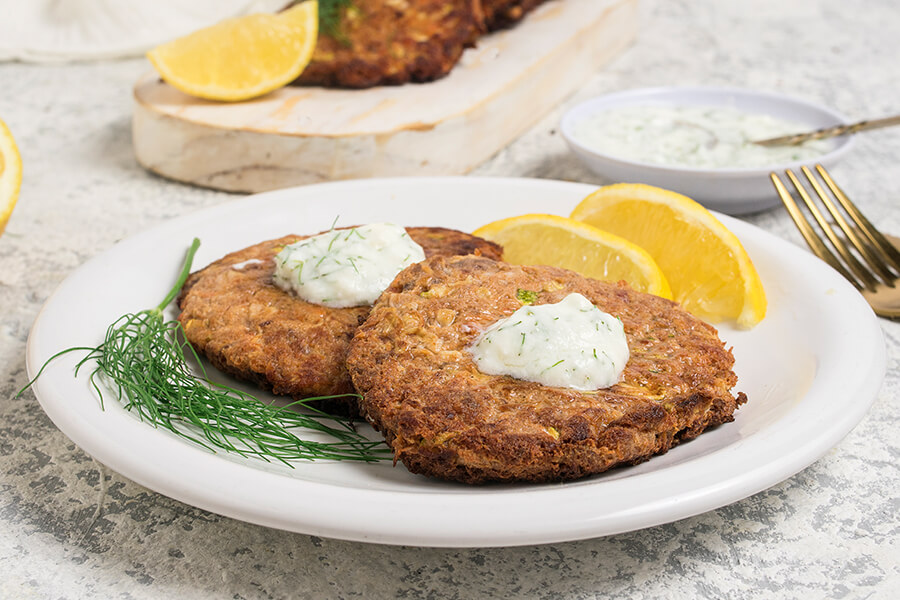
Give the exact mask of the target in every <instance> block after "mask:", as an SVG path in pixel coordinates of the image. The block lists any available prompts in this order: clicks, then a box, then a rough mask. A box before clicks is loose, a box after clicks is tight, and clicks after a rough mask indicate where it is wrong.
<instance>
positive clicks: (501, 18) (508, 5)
mask: <svg viewBox="0 0 900 600" xmlns="http://www.w3.org/2000/svg"><path fill="white" fill-rule="evenodd" d="M544 2H546V0H481V6H482V10H483V12H484V24H485V27H486V28H487V30H488V31H495V30H497V29H503V28H505V27H512V26H513V25H515V24H516V23H518V22H519V21H521V20H522V17H524V16H525V14H526V13H528V12H530V11H531V10H533V9H535V8H536V7H537V6H539V5H540V4H543V3H544Z"/></svg>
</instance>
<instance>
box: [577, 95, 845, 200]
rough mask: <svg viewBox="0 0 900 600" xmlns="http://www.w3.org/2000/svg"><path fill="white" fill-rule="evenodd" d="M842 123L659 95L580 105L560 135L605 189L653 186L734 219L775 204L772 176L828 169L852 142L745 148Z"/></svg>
mask: <svg viewBox="0 0 900 600" xmlns="http://www.w3.org/2000/svg"><path fill="white" fill-rule="evenodd" d="M847 122H849V121H848V119H847V118H846V117H845V116H844V115H842V114H840V113H838V112H836V111H834V110H832V109H830V108H827V107H825V106H821V105H818V104H815V103H812V102H808V101H805V100H800V99H797V98H792V97H790V96H785V95H781V94H774V93H769V92H756V91H753V90H744V89H740V88H725V87H710V86H697V87H660V88H643V89H636V90H629V91H625V92H617V93H614V94H608V95H605V96H599V97H596V98H592V99H590V100H586V101H584V102H581V103H580V104H577V105H575V106H574V107H572V108H570V109H569V110H568V111H567V112H566V113H565V114H564V115H563V118H562V121H561V123H560V133H561V134H562V136H563V138H564V139H565V140H566V142H567V143H568V145H569V148H570V149H571V150H572V151H573V152H574V153H575V155H576V156H577V157H578V158H579V159H581V161H582V162H583V163H584V164H585V166H587V167H588V168H589V169H591V170H592V171H593V172H594V173H596V174H597V175H599V176H600V177H601V178H602V179H603V181H602V182H605V183H615V182H627V183H646V184H650V185H655V186H658V187H661V188H665V189H669V190H673V191H676V192H679V193H682V194H684V195H686V196H688V197H690V198H693V199H694V200H696V201H697V202H700V203H701V204H703V205H704V206H706V207H707V208H710V209H713V210H717V211H721V212H724V213H727V214H731V215H741V214H746V213H751V212H757V211H760V210H764V209H767V208H772V207H775V206H780V205H781V201H780V199H779V198H778V195H777V194H776V193H775V190H774V188H773V187H772V182H771V180H770V179H769V173H770V172H771V171H777V172H783V171H784V170H785V169H798V168H799V167H800V166H801V165H813V164H815V163H821V164H822V165H824V166H825V167H830V166H832V165H833V164H834V163H836V162H837V161H838V159H839V158H840V157H841V156H843V155H844V153H845V152H847V151H848V150H849V149H850V148H851V147H852V146H853V138H852V137H851V136H841V137H837V138H831V139H827V140H818V141H816V142H815V143H813V144H809V143H808V144H807V145H806V146H804V147H803V148H801V149H798V148H796V147H774V148H766V147H763V146H757V145H755V144H750V143H749V142H752V141H754V140H757V139H766V138H769V137H775V136H779V135H785V134H793V133H801V132H804V131H812V130H815V129H820V128H823V127H831V126H834V125H840V124H844V123H847ZM602 182H601V183H602Z"/></svg>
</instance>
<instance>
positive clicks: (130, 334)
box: [18, 239, 390, 466]
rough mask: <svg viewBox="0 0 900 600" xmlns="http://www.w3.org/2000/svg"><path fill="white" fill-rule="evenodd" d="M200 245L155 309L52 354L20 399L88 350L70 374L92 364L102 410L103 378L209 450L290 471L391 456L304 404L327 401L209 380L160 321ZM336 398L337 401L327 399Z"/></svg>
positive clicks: (154, 418) (178, 335)
mask: <svg viewBox="0 0 900 600" xmlns="http://www.w3.org/2000/svg"><path fill="white" fill-rule="evenodd" d="M199 246H200V241H199V240H197V239H195V240H194V242H193V244H192V245H191V247H190V249H189V250H188V252H187V257H186V258H185V262H184V266H183V267H182V270H181V273H180V274H179V277H178V279H177V281H176V283H175V285H174V287H173V288H172V289H171V290H170V291H169V293H168V294H167V295H166V297H165V299H164V300H163V301H162V302H161V303H160V304H159V305H158V306H157V307H155V308H152V309H148V310H143V311H140V312H138V313H134V314H126V315H124V316H122V317H120V318H119V319H118V320H116V321H115V322H114V323H113V324H112V325H110V326H109V328H108V329H107V331H106V337H105V339H104V340H103V342H102V343H101V344H100V345H99V346H96V347H76V348H68V349H66V350H62V351H61V352H58V353H56V354H54V355H53V356H51V357H50V358H49V359H47V362H45V363H44V365H43V366H42V367H41V369H40V370H39V371H38V373H37V375H35V377H34V379H32V380H31V381H29V382H28V383H27V384H26V385H25V387H24V388H22V390H20V391H19V394H18V395H21V394H22V393H24V392H25V390H27V389H28V388H29V387H31V385H33V384H34V382H35V381H37V379H38V378H39V377H40V376H41V373H43V371H44V369H45V368H46V367H47V365H48V364H49V363H50V362H51V361H53V360H54V359H56V358H58V357H60V356H62V355H64V354H68V353H70V352H76V351H86V352H87V355H86V356H85V357H84V358H83V359H82V360H81V361H79V362H78V364H77V365H76V367H75V375H76V376H77V375H78V372H79V370H80V369H81V368H82V367H84V366H85V365H86V364H87V363H89V362H95V363H96V366H95V368H94V370H93V371H92V372H91V375H90V382H91V385H92V386H93V387H94V390H95V391H96V392H97V394H98V396H99V397H100V404H101V408H102V406H103V391H102V390H101V385H100V380H101V379H102V380H103V383H104V384H105V387H106V388H107V389H110V390H112V391H113V392H114V393H115V396H116V398H117V400H119V402H120V403H121V404H122V405H123V406H124V408H125V409H126V410H129V411H132V412H134V413H136V414H137V415H138V417H139V418H140V419H141V420H143V421H146V422H148V423H150V424H151V425H153V426H154V427H162V428H164V429H168V430H169V431H171V432H173V433H175V434H177V435H179V436H181V437H183V438H186V439H188V440H191V441H192V442H195V443H197V444H200V445H201V446H203V447H205V448H207V449H208V450H210V451H212V452H215V451H216V449H220V450H225V451H227V452H233V453H236V454H240V455H242V456H253V457H257V458H261V459H263V460H265V461H273V460H274V461H280V462H282V463H284V464H287V465H288V466H293V465H291V463H290V462H289V461H291V460H313V459H334V460H357V461H367V462H371V461H378V460H385V459H388V458H390V451H389V449H388V447H387V446H386V445H385V444H384V443H383V442H380V441H371V440H369V439H367V438H365V437H364V436H363V435H362V434H360V433H359V432H357V431H356V429H355V428H354V427H353V424H352V422H350V421H348V420H340V419H337V418H335V417H333V416H332V415H328V414H326V413H324V412H322V411H319V410H317V409H315V408H313V407H311V406H309V403H310V402H312V401H315V400H323V399H326V398H307V399H304V400H298V401H294V402H292V403H290V404H288V405H286V406H274V405H269V404H265V403H263V402H261V401H259V400H257V399H256V398H255V397H253V396H252V395H250V394H247V393H246V392H242V391H240V390H237V389H234V388H231V387H228V386H224V385H220V384H217V383H214V382H211V381H210V380H209V379H208V378H207V376H206V373H205V371H203V367H202V363H201V362H200V359H199V356H198V355H197V353H196V351H195V350H194V348H193V347H192V346H191V345H190V343H189V342H188V341H187V340H186V338H185V335H184V329H183V328H182V326H181V323H180V322H179V321H177V320H171V321H167V320H165V318H164V316H163V311H164V310H165V308H166V306H168V305H169V303H170V302H172V300H174V299H175V297H176V296H177V295H178V292H179V291H180V290H181V287H182V286H183V285H184V282H185V280H186V279H187V277H188V274H189V273H190V268H191V263H192V262H193V257H194V254H195V253H196V251H197V248H198V247H199ZM188 357H190V358H192V359H194V360H196V361H197V364H200V365H201V367H200V369H201V375H200V376H199V377H198V376H197V375H196V374H194V372H193V371H192V370H191V368H190V366H189V363H188V360H187V359H188ZM354 395H355V394H346V395H344V396H354ZM336 397H341V396H328V397H327V398H336ZM294 408H302V409H303V410H302V411H295V410H293V409H294ZM296 429H302V430H309V431H315V432H319V433H323V434H326V435H328V436H330V437H331V438H333V439H334V441H328V442H316V441H311V440H306V439H303V438H301V437H299V436H298V435H296V434H295V433H294V430H296Z"/></svg>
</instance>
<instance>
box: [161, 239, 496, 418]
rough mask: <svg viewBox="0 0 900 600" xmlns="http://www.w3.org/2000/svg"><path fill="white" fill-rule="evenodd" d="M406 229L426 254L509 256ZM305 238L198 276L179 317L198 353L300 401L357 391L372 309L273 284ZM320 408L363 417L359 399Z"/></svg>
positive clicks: (230, 258)
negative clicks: (284, 257)
mask: <svg viewBox="0 0 900 600" xmlns="http://www.w3.org/2000/svg"><path fill="white" fill-rule="evenodd" d="M407 231H408V232H409V235H410V237H411V238H412V239H413V240H415V241H416V243H418V244H419V245H421V246H422V247H423V249H424V250H425V255H426V256H436V255H453V254H480V255H481V256H485V257H488V258H490V259H499V258H500V256H501V252H502V251H501V249H500V246H498V245H497V244H494V243H493V242H488V241H487V240H483V239H481V238H477V237H475V236H472V235H469V234H466V233H463V232H460V231H454V230H452V229H443V228H438V227H409V228H407ZM305 237H309V236H298V235H289V236H286V237H283V238H279V239H276V240H269V241H266V242H262V243H260V244H256V245H254V246H250V247H249V248H245V249H243V250H240V251H238V252H234V253H232V254H229V255H227V256H225V257H224V258H222V259H220V260H217V261H216V262H214V263H212V264H210V265H209V266H208V267H206V268H204V269H202V270H200V271H197V272H195V273H192V274H191V275H190V277H189V278H188V280H187V282H186V283H185V285H184V287H183V288H182V291H181V294H180V296H179V298H178V306H179V308H181V314H180V316H179V317H178V319H179V321H181V324H182V325H183V326H184V331H185V334H186V335H187V339H188V341H190V342H191V344H192V345H193V346H194V348H196V349H197V351H198V352H200V353H202V354H203V355H205V356H206V357H207V358H208V359H209V361H210V362H211V363H212V364H213V365H214V366H215V367H216V368H217V369H220V370H221V371H224V372H226V373H229V374H231V375H234V376H235V377H237V378H239V379H244V380H247V381H251V382H253V383H255V384H257V385H258V386H260V387H262V388H263V389H266V390H270V391H272V392H273V393H275V394H278V395H284V396H292V397H294V398H307V397H310V396H328V395H332V394H347V393H351V392H353V386H352V384H351V382H350V377H349V375H348V374H347V370H346V368H345V366H344V360H345V358H346V356H347V350H348V348H349V345H350V340H351V338H352V337H353V334H354V332H355V331H356V328H357V327H358V326H359V325H360V323H362V322H363V321H364V320H365V318H366V315H368V313H369V308H370V307H368V306H360V307H352V308H330V307H326V306H319V305H317V304H311V303H309V302H306V301H304V300H301V299H300V298H298V297H297V296H295V295H292V294H289V293H287V292H285V291H284V290H282V289H280V288H279V287H277V286H276V285H275V284H274V283H273V282H272V274H273V272H274V270H275V263H274V257H275V255H276V254H278V252H279V251H280V250H281V249H282V248H283V247H284V246H286V245H287V244H291V243H293V242H296V241H297V240H300V239H303V238H305ZM320 407H321V408H323V409H325V410H330V411H333V412H335V413H337V414H345V415H350V416H354V415H355V414H356V412H357V411H356V401H355V399H353V398H341V399H335V400H331V401H327V402H324V403H322V404H321V405H320Z"/></svg>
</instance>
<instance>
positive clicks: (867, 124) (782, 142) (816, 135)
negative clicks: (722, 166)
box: [753, 115, 900, 146]
mask: <svg viewBox="0 0 900 600" xmlns="http://www.w3.org/2000/svg"><path fill="white" fill-rule="evenodd" d="M892 125H900V115H896V116H893V117H885V118H883V119H868V120H866V121H860V122H859V123H853V124H851V125H837V126H835V127H826V128H825V129H817V130H816V131H810V132H809V133H796V134H793V135H784V136H781V137H776V138H770V139H767V140H758V141H756V142H753V143H754V144H758V145H760V146H795V145H797V144H802V143H803V142H805V141H807V140H821V139H824V138H830V137H837V136H839V135H849V134H851V133H856V132H857V131H865V130H866V129H879V128H881V127H891V126H892Z"/></svg>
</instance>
